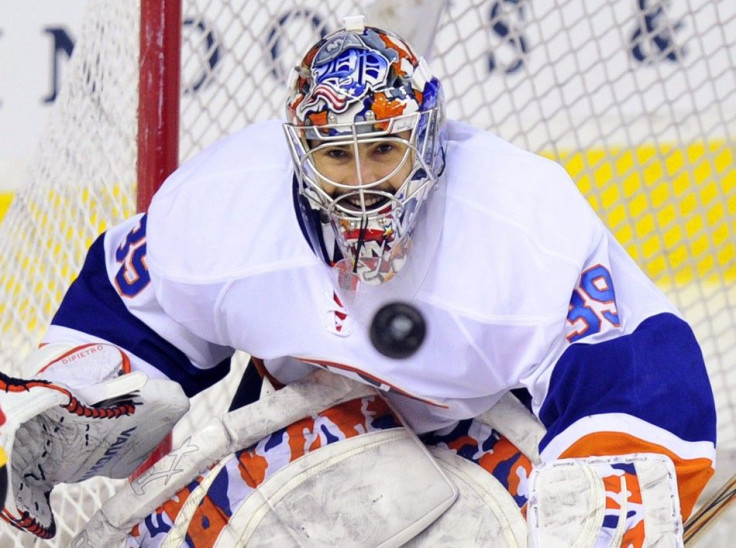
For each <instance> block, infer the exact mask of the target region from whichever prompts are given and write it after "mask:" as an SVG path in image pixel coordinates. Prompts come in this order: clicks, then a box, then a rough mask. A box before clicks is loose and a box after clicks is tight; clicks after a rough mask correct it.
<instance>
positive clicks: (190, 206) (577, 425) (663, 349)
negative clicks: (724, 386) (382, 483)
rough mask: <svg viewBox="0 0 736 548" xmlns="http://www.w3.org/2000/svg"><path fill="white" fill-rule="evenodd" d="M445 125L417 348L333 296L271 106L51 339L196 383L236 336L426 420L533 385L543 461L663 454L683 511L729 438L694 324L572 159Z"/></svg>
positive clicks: (96, 248) (139, 232)
mask: <svg viewBox="0 0 736 548" xmlns="http://www.w3.org/2000/svg"><path fill="white" fill-rule="evenodd" d="M447 129H448V143H447V150H446V157H447V165H446V171H445V184H446V185H447V188H446V204H445V221H444V226H443V227H439V226H438V227H436V230H442V235H441V239H440V242H439V244H438V247H437V250H436V253H435V255H434V257H432V259H431V268H430V271H429V273H428V274H427V276H426V278H425V279H424V281H423V283H422V285H421V286H420V287H419V290H418V291H417V292H416V294H415V295H413V296H411V302H412V304H414V305H415V306H417V308H419V309H420V310H421V312H422V313H423V315H424V316H425V318H426V320H427V325H428V336H427V338H426V340H425V342H424V344H423V345H422V347H421V348H420V349H419V351H418V352H416V353H415V354H414V355H412V356H411V357H409V358H407V359H403V360H394V359H390V358H387V357H385V356H383V355H382V354H380V353H379V352H378V351H377V350H376V349H375V348H374V347H373V346H372V345H371V343H370V339H369V334H368V328H369V327H368V325H367V323H368V322H367V320H366V319H365V318H364V317H361V316H358V315H352V314H350V311H349V310H347V309H346V308H344V307H343V306H342V305H341V302H342V301H341V300H340V299H339V298H337V299H336V293H335V290H334V287H333V282H332V278H331V276H330V273H329V268H328V267H327V266H326V265H325V264H324V263H323V262H322V261H321V260H320V259H319V258H318V257H317V256H316V255H315V254H314V253H313V252H312V250H311V249H310V247H309V244H308V243H307V240H306V238H305V237H304V235H303V233H302V230H301V228H300V224H299V221H298V219H297V215H296V214H295V210H294V207H295V205H294V200H293V195H292V189H293V179H292V178H293V173H292V167H291V160H290V157H289V153H288V149H287V145H286V141H285V138H284V136H283V132H282V128H281V126H280V123H279V122H275V121H274V122H268V123H263V124H257V125H253V126H251V127H249V128H247V129H245V130H243V131H241V132H239V133H237V134H235V135H233V136H231V137H228V138H226V139H224V140H222V141H221V142H219V143H218V144H216V145H215V146H213V147H211V148H210V149H208V150H206V151H204V152H203V153H201V154H200V155H199V156H197V157H196V158H195V159H193V160H192V161H190V162H188V163H187V164H185V165H184V166H182V167H181V168H180V169H179V170H178V171H177V172H176V173H174V174H173V175H172V176H171V177H170V178H169V179H168V180H167V181H166V183H165V184H164V185H163V187H162V188H161V190H160V191H159V192H158V193H157V194H156V196H155V197H154V200H153V202H152V204H151V207H150V208H149V210H148V212H147V214H146V215H138V216H136V217H134V218H132V219H130V220H129V221H128V222H125V223H123V224H121V225H119V226H117V227H115V228H113V229H111V230H109V231H108V232H107V233H106V234H104V235H103V236H101V237H100V239H99V240H98V241H97V242H96V243H95V244H93V246H92V247H91V249H90V252H89V255H88V258H87V262H86V264H85V266H84V268H83V270H82V272H81V273H80V276H79V278H78V279H77V280H76V281H75V283H74V284H72V286H71V287H70V289H69V292H68V293H67V295H66V297H65V299H64V302H63V303H62V305H61V307H60V309H59V311H58V313H57V315H56V317H55V319H54V321H53V325H52V326H51V328H50V330H49V332H48V335H47V340H49V341H51V340H59V339H64V340H69V339H72V340H90V338H92V339H93V340H96V339H101V340H105V341H109V342H112V343H115V344H118V345H120V346H122V347H124V348H125V349H126V350H128V352H130V353H131V354H132V356H133V366H134V367H137V368H142V369H145V370H146V371H147V372H148V373H149V374H153V375H165V376H167V377H169V378H171V379H174V380H176V381H178V382H180V383H181V384H182V386H183V387H184V389H185V391H186V392H187V393H188V394H190V395H193V394H195V393H197V392H198V391H200V390H202V389H204V388H206V387H207V386H209V385H211V384H212V383H213V382H215V381H216V380H218V379H220V378H222V377H223V376H224V374H225V373H226V372H227V367H228V359H229V357H230V355H231V354H232V353H233V350H234V349H239V350H243V351H245V352H247V353H249V354H251V355H252V356H257V357H259V358H261V359H263V360H264V361H265V364H266V367H267V369H268V371H269V373H270V374H271V375H272V376H273V377H274V378H275V379H277V380H278V381H280V382H282V383H288V382H291V381H293V380H295V379H298V378H300V377H301V376H303V375H305V374H307V373H308V372H309V371H311V370H312V369H313V368H314V367H322V368H326V369H329V370H331V371H334V372H336V373H339V374H343V375H349V376H351V377H353V378H356V379H360V380H362V381H363V382H367V383H370V384H372V385H374V386H376V387H378V388H379V389H380V390H382V391H383V392H384V393H385V395H386V397H388V398H389V399H390V400H391V401H392V403H393V404H394V405H395V406H396V407H397V408H398V409H399V410H400V411H401V413H402V414H403V416H404V417H405V418H406V419H407V421H408V422H409V423H410V424H411V425H412V426H413V428H414V429H415V430H416V431H417V432H418V433H424V432H428V431H432V430H435V429H438V428H440V427H444V426H447V425H449V424H452V423H453V422H454V421H457V420H459V419H464V418H469V417H472V416H475V415H478V414H480V413H482V412H483V411H485V410H487V409H488V408H490V407H491V406H492V405H493V404H494V403H495V402H496V401H497V400H498V399H499V398H500V397H501V396H502V395H503V394H504V393H505V392H507V391H509V390H512V389H525V390H526V391H528V393H529V395H530V396H531V397H530V406H531V408H532V409H533V411H534V412H535V414H537V415H538V416H539V418H540V419H541V420H542V422H543V423H544V425H545V426H546V428H547V435H546V437H545V438H544V440H543V442H542V447H541V448H540V449H541V450H542V453H541V454H542V458H543V459H555V458H560V457H573V456H588V455H595V454H598V455H605V454H623V453H633V452H646V451H656V452H664V453H666V454H668V455H669V456H670V457H671V458H672V459H673V460H674V462H675V464H676V466H677V468H678V475H679V481H680V489H681V496H682V499H683V502H682V506H683V513H684V514H685V515H687V514H688V513H689V508H691V507H692V505H693V504H694V502H695V499H696V497H697V495H698V493H699V492H700V490H701V489H702V487H703V486H704V485H705V482H706V481H707V479H708V478H709V477H710V475H711V474H712V466H713V459H714V445H715V410H714V404H713V396H712V392H711V389H710V385H709V381H708V378H707V375H706V372H705V367H704V364H703V359H702V355H701V352H700V349H699V347H698V344H697V342H696V341H695V338H694V336H693V333H692V331H691V330H690V328H689V326H688V325H687V324H686V322H685V321H683V319H682V318H681V316H680V315H679V314H678V312H677V311H676V310H675V309H674V308H673V306H672V305H671V304H670V303H669V302H668V301H667V299H666V298H665V297H664V295H663V294H662V293H661V292H660V291H659V290H658V289H657V288H656V287H655V286H654V285H653V284H652V283H651V282H650V281H649V280H648V279H647V278H646V276H645V275H644V274H643V273H642V272H641V271H640V270H639V269H638V267H637V266H636V265H635V263H634V262H633V261H632V260H631V259H630V257H629V256H628V255H627V253H626V252H625V250H623V249H622V247H621V246H620V245H619V244H618V243H617V242H616V240H615V239H614V237H613V236H612V235H611V234H610V232H609V231H608V230H607V229H606V228H605V226H604V225H603V224H602V223H601V221H600V220H599V219H598V217H597V216H596V214H595V213H594V211H593V210H592V209H591V208H590V207H589V205H588V203H587V202H586V200H585V199H584V197H583V196H582V195H581V194H580V193H579V191H578V190H577V188H576V187H575V185H574V183H573V182H572V181H571V179H570V178H569V176H568V175H567V174H566V173H565V172H564V170H563V169H562V168H561V167H560V166H558V165H557V164H555V163H553V162H551V161H549V160H546V159H543V158H541V157H539V156H536V155H533V154H530V153H528V152H525V151H523V150H520V149H518V148H516V147H514V146H513V145H511V144H509V143H506V142H504V141H503V140H501V139H499V138H498V137H496V136H494V135H492V134H489V133H487V132H484V131H480V130H477V129H474V128H472V127H470V126H467V125H464V124H461V123H456V122H448V124H447ZM388 283H391V282H388ZM673 402H687V405H678V407H677V409H676V410H674V409H673V408H672V404H673Z"/></svg>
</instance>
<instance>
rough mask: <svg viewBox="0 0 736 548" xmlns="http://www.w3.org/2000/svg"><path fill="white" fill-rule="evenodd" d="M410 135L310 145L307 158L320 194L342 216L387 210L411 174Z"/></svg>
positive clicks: (316, 142) (408, 133) (406, 133)
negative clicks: (331, 203)
mask: <svg viewBox="0 0 736 548" xmlns="http://www.w3.org/2000/svg"><path fill="white" fill-rule="evenodd" d="M409 136H410V132H408V131H404V132H401V133H399V134H397V135H395V136H390V137H381V138H375V139H364V140H359V139H354V140H349V141H344V142H336V143H331V142H326V143H320V142H318V141H311V142H310V144H309V148H310V151H309V153H308V154H309V156H311V162H312V164H313V166H314V172H315V174H316V176H317V182H318V184H319V186H320V188H321V190H322V191H323V192H324V193H325V194H326V195H327V196H329V197H330V198H331V199H332V200H334V207H336V208H338V209H342V210H344V211H345V212H346V213H350V212H361V213H362V214H364V215H366V214H368V213H369V212H371V211H373V210H379V211H380V209H382V208H384V207H385V206H387V205H388V204H389V202H390V200H391V198H392V197H393V196H395V195H396V193H397V191H399V189H400V188H401V187H402V186H403V185H404V184H405V183H406V182H407V181H408V179H409V175H410V174H411V172H412V164H413V160H412V158H413V154H412V149H411V146H410V144H409Z"/></svg>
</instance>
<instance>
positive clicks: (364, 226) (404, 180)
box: [284, 18, 444, 289]
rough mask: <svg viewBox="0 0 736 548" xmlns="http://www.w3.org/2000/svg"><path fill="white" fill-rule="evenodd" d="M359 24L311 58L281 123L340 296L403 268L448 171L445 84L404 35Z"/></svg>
mask: <svg viewBox="0 0 736 548" xmlns="http://www.w3.org/2000/svg"><path fill="white" fill-rule="evenodd" d="M358 19H362V18H352V22H348V24H347V25H346V28H345V29H343V30H340V31H337V32H335V33H333V34H331V35H329V36H327V37H325V38H324V39H322V40H321V41H319V42H318V43H317V44H315V45H314V46H313V47H312V48H311V49H310V50H309V52H308V53H307V54H306V56H305V57H304V59H303V60H302V62H301V64H300V65H299V66H298V67H297V69H296V71H295V74H294V79H293V81H292V83H291V85H290V89H289V98H288V100H287V106H286V114H287V123H286V124H285V125H284V128H285V131H286V135H287V139H288V142H289V145H290V149H291V153H292V157H293V160H294V164H295V176H296V184H297V188H296V200H297V210H298V212H299V214H300V216H301V222H302V228H303V230H304V231H305V233H306V234H307V236H308V239H309V240H310V245H311V246H312V249H313V250H314V251H315V252H316V253H317V254H321V255H322V256H323V258H324V259H325V262H327V263H328V264H329V265H331V266H334V268H335V270H336V271H338V272H339V278H340V282H339V284H340V286H341V287H342V288H343V289H346V288H347V289H351V288H352V289H354V288H355V287H356V286H357V285H358V284H359V283H360V282H362V283H364V284H368V285H378V284H381V283H383V282H385V281H387V280H389V279H391V278H392V277H393V276H394V275H395V274H396V273H397V272H399V270H401V269H402V268H403V267H404V265H405V263H406V261H407V254H408V253H409V250H410V249H411V248H412V246H413V244H414V240H415V229H416V228H417V225H418V224H429V222H428V221H426V220H425V221H422V218H423V217H426V216H427V214H426V212H424V210H425V209H427V208H426V207H423V206H424V204H425V202H431V201H432V200H430V198H433V196H432V195H433V194H436V192H434V191H436V190H437V189H438V188H440V187H441V186H442V185H440V184H439V183H440V181H439V178H440V174H441V173H442V170H443V167H444V154H443V150H442V146H443V143H442V138H441V134H440V132H441V128H442V123H443V100H442V90H441V86H440V82H439V80H438V79H437V78H435V77H432V76H431V75H430V73H429V70H428V67H427V65H426V63H425V61H424V60H423V59H422V58H419V57H417V56H416V55H415V54H414V53H413V52H412V50H411V48H410V47H409V46H408V44H407V43H406V42H405V41H404V40H403V39H402V38H400V37H399V36H397V35H395V34H393V33H390V32H387V31H384V30H381V29H378V28H374V27H366V26H363V24H362V20H361V21H358ZM440 198H441V197H440V196H437V197H436V199H435V200H434V201H435V202H438V201H440ZM442 201H444V200H443V197H442ZM432 219H433V222H432V224H433V226H431V227H429V228H428V229H429V230H432V231H434V232H436V238H435V239H434V241H435V243H436V241H437V240H438V239H439V232H440V231H441V215H439V216H438V215H433V216H432ZM435 221H436V222H435ZM421 230H424V227H422V229H421Z"/></svg>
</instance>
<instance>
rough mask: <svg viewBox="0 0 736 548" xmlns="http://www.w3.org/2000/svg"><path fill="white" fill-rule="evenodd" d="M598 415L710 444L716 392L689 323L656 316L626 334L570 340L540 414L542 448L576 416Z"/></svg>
mask: <svg viewBox="0 0 736 548" xmlns="http://www.w3.org/2000/svg"><path fill="white" fill-rule="evenodd" d="M601 413H626V414H629V415H633V416H635V417H638V418H640V419H642V420H644V421H647V422H649V423H650V424H653V425H655V426H658V427H660V428H663V429H665V430H668V431H669V432H672V433H673V434H675V435H676V436H678V437H680V438H681V439H683V440H685V441H711V442H713V443H715V439H716V427H715V424H716V420H715V407H714V404H713V392H712V389H711V386H710V381H709V379H708V375H707V373H706V369H705V364H704V362H703V356H702V353H701V351H700V347H699V346H698V344H697V342H696V340H695V335H694V334H693V332H692V330H691V329H690V327H689V326H688V325H687V323H685V322H684V321H682V320H681V319H679V318H678V317H676V316H674V315H673V314H659V315H656V316H653V317H651V318H648V319H647V320H645V321H644V322H642V323H641V325H639V326H638V327H637V329H636V330H635V331H634V332H633V333H631V334H629V335H624V336H622V337H619V338H617V339H613V340H609V341H605V342H602V343H597V344H585V343H577V344H573V345H571V346H570V347H569V348H568V349H567V350H566V351H565V352H564V353H563V355H562V356H561V357H560V359H559V361H558V362H557V365H556V366H555V370H554V372H553V373H552V378H551V380H550V387H549V391H548V394H547V398H546V399H545V401H544V404H543V405H542V407H541V410H540V413H539V417H540V419H541V420H542V422H543V423H544V425H545V426H546V427H547V435H546V436H545V437H544V439H543V440H542V443H541V444H540V448H541V449H543V448H544V447H546V445H547V443H548V442H549V441H550V440H551V439H552V438H554V437H555V436H556V435H558V434H559V433H560V432H562V431H563V430H565V429H566V428H567V427H568V426H570V425H571V424H573V423H574V422H576V421H577V420H579V419H581V418H583V417H586V416H590V415H597V414H601ZM631 434H633V435H636V432H632V433H631Z"/></svg>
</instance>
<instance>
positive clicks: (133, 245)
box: [44, 214, 233, 396]
mask: <svg viewBox="0 0 736 548" xmlns="http://www.w3.org/2000/svg"><path fill="white" fill-rule="evenodd" d="M146 221H147V218H146V215H144V214H139V215H136V216H135V217H132V218H131V219H129V220H128V221H125V222H123V223H121V224H120V225H118V226H116V227H114V228H112V229H110V230H108V231H107V232H105V233H104V234H102V235H101V236H100V237H99V238H98V239H97V240H96V241H95V242H94V243H93V244H92V245H91V246H90V248H89V251H88V253H87V256H86V259H85V262H84V265H83V266H82V269H81V271H80V272H79V275H78V277H77V278H76V280H75V281H74V282H73V283H72V284H71V286H70V287H69V289H68V290H67V292H66V294H65V296H64V298H63V300H62V302H61V304H60V306H59V308H58V310H57V312H56V314H55V316H54V318H53V320H52V322H51V325H50V327H49V329H48V332H47V334H46V336H45V338H44V342H45V343H50V342H56V341H71V342H89V341H104V342H109V343H112V344H115V345H116V346H119V347H120V348H122V349H124V350H126V351H127V352H128V353H129V354H130V357H131V365H132V367H133V368H134V369H141V370H145V371H146V372H147V373H149V375H153V376H164V377H167V378H169V379H172V380H175V381H177V382H178V383H179V384H180V385H181V386H182V388H183V389H184V391H185V393H186V394H187V395H188V396H193V395H194V394H196V393H198V392H200V391H202V390H204V389H205V388H207V387H209V386H211V385H212V384H214V383H215V382H217V381H218V380H220V379H222V378H223V377H224V376H225V375H226V374H227V372H228V371H229V368H230V357H231V355H232V354H233V349H232V348H229V347H227V346H222V345H218V344H215V343H212V342H210V341H208V340H205V339H203V338H202V337H201V336H197V335H195V334H193V333H192V332H191V331H190V330H188V329H187V328H186V327H184V326H182V325H181V324H180V323H178V322H176V321H174V320H173V319H172V318H171V317H170V316H169V315H168V314H166V312H165V311H164V310H163V309H162V307H161V306H160V305H159V303H158V301H157V300H156V297H155V292H154V291H153V288H152V287H151V277H150V273H149V271H148V267H147V265H146Z"/></svg>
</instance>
